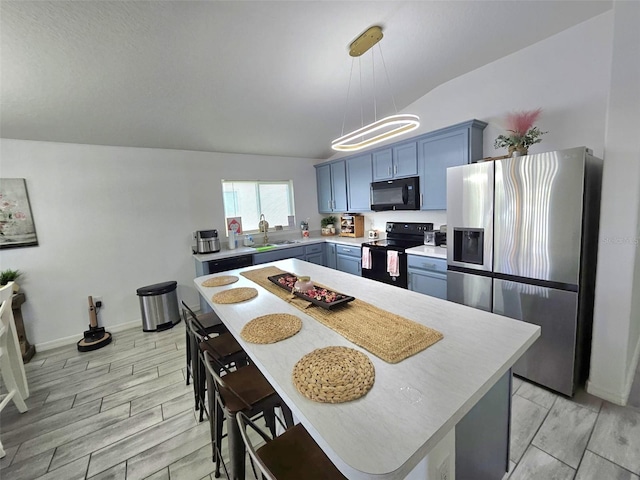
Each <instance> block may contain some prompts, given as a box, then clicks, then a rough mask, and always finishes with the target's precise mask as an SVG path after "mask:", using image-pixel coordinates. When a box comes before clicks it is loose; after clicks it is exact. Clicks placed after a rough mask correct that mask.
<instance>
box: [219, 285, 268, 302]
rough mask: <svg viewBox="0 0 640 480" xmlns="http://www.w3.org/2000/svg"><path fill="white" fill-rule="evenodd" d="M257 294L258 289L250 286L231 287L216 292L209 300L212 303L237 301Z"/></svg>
mask: <svg viewBox="0 0 640 480" xmlns="http://www.w3.org/2000/svg"><path fill="white" fill-rule="evenodd" d="M257 296H258V290H256V289H255V288H251V287H239V288H231V289H229V290H225V291H223V292H218V293H216V294H215V295H214V296H213V297H211V300H212V301H213V303H239V302H244V301H245V300H250V299H252V298H253V297H257Z"/></svg>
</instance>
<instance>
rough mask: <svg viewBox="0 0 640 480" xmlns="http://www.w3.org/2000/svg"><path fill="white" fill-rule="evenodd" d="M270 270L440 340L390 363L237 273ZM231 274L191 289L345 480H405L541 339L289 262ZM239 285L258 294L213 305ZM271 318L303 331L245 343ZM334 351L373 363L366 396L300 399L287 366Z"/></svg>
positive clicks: (517, 325) (526, 328) (498, 320)
mask: <svg viewBox="0 0 640 480" xmlns="http://www.w3.org/2000/svg"><path fill="white" fill-rule="evenodd" d="M267 265H275V266H277V267H279V268H281V269H283V270H285V271H289V272H293V273H296V274H298V275H309V276H310V277H311V279H312V280H315V281H317V282H319V283H322V284H324V285H327V286H330V287H331V288H333V289H335V290H336V291H339V292H341V293H345V294H349V295H353V296H355V297H356V298H360V299H362V300H364V301H366V302H369V303H371V304H373V305H376V306H378V307H380V308H383V309H385V310H388V311H390V312H393V313H396V314H398V315H401V316H403V317H405V318H408V319H411V320H414V321H416V322H419V323H422V324H424V325H427V326H429V327H432V328H435V329H436V330H439V331H440V332H442V333H443V334H444V339H443V340H441V341H439V342H438V343H436V344H435V345H433V346H431V347H429V348H427V349H426V350H423V351H422V352H420V353H418V354H416V355H414V356H412V357H410V358H407V359H405V360H403V361H402V362H400V363H397V364H389V363H386V362H384V361H383V360H381V359H379V358H378V357H376V356H374V355H373V354H370V353H368V352H366V351H364V350H363V349H361V348H360V347H357V346H355V345H354V344H352V343H351V342H349V341H348V340H346V339H345V338H344V337H342V336H341V335H339V334H338V333H336V332H334V331H333V330H330V329H329V328H327V327H325V326H324V325H322V324H320V323H319V322H317V321H316V320H314V319H313V318H312V317H309V316H308V315H306V314H304V313H302V312H301V311H300V310H298V309H296V308H295V307H293V306H292V305H290V304H288V303H287V302H285V301H283V300H281V299H280V298H278V297H276V296H275V295H273V294H271V293H270V292H268V291H266V290H264V289H263V288H262V287H260V286H259V285H257V284H255V283H253V282H251V281H250V280H248V279H246V278H245V277H243V276H241V275H239V272H240V271H243V270H250V269H255V268H262V267H264V266H267ZM229 274H236V275H238V276H239V281H238V282H236V283H234V284H232V285H229V286H225V287H211V288H205V287H202V286H201V283H202V281H203V280H204V279H206V278H211V277H213V276H215V275H205V276H203V277H199V278H196V279H195V280H194V282H195V285H196V287H197V288H198V290H199V291H200V292H201V293H202V295H203V297H204V298H206V299H207V301H208V303H209V305H211V307H212V308H213V310H214V311H215V312H216V313H217V314H218V315H219V316H220V318H221V319H222V320H223V322H224V323H225V324H226V325H227V327H228V328H229V330H230V332H231V333H232V334H233V335H234V336H235V337H236V338H237V339H238V341H239V342H240V344H241V345H242V347H243V348H244V349H245V350H246V351H247V353H248V354H249V356H250V357H251V358H252V360H253V361H254V362H255V364H256V365H257V366H258V368H260V370H261V371H262V372H263V374H264V375H265V376H266V377H267V379H268V380H269V381H270V382H271V384H272V385H273V386H274V388H275V389H276V391H277V392H278V393H279V394H280V396H281V397H282V398H283V400H284V401H285V402H286V403H287V404H288V405H289V406H290V407H291V409H292V411H293V413H294V415H295V416H296V417H297V418H298V419H299V420H300V421H301V422H302V424H303V425H304V426H305V427H306V428H307V430H309V432H310V434H311V435H312V436H313V437H314V439H315V440H316V442H317V443H318V444H319V445H320V446H321V447H322V449H323V450H324V451H325V452H326V453H327V455H328V456H329V458H331V460H332V461H333V462H334V463H335V464H336V466H337V467H338V468H339V469H340V470H341V471H342V472H343V473H344V474H345V475H346V476H347V477H348V478H350V479H373V478H375V479H379V480H382V479H399V478H404V477H405V476H406V475H407V474H408V473H409V472H410V471H411V470H412V469H413V468H414V466H415V465H417V464H418V462H420V461H421V460H422V459H423V458H424V457H425V456H426V455H427V454H428V453H429V452H430V450H431V449H432V448H433V447H434V446H435V445H436V444H437V443H438V442H439V441H440V440H442V439H443V438H444V436H445V435H446V434H447V433H449V432H450V431H451V430H452V429H453V428H454V426H455V425H456V424H457V423H458V422H459V421H460V420H461V419H462V418H463V417H464V415H465V414H466V413H467V412H468V411H469V410H470V409H471V408H472V407H473V406H474V405H475V404H476V402H478V400H479V399H481V398H482V396H483V395H484V394H485V393H486V392H487V391H488V390H489V389H490V388H491V387H492V386H493V385H494V384H495V382H496V381H497V380H498V379H499V378H500V377H501V376H502V375H504V374H505V372H507V371H508V370H509V368H511V366H512V365H513V364H514V363H515V362H516V360H517V359H518V358H520V356H521V355H522V354H523V353H524V352H525V351H526V350H527V349H528V348H529V346H531V344H532V343H533V342H534V341H535V340H536V338H538V336H540V328H539V327H537V326H534V325H531V324H528V323H525V322H519V321H516V320H512V319H509V318H506V317H502V316H498V315H495V314H492V313H488V312H484V311H481V310H476V309H472V308H469V307H466V306H463V305H459V304H455V303H451V302H447V301H445V300H440V299H437V298H434V297H430V296H427V295H420V294H418V293H415V292H411V291H409V290H405V289H401V288H396V287H393V286H389V285H386V284H384V283H380V282H376V281H373V280H369V279H365V278H361V277H355V276H353V275H350V274H347V273H343V272H340V271H337V270H332V269H329V268H326V267H322V266H318V265H314V264H311V263H308V262H302V261H299V260H295V259H290V260H282V261H279V262H273V263H272V264H265V265H258V266H254V267H247V268H243V269H239V270H233V271H231V272H224V275H229ZM217 275H219V274H217ZM236 287H254V288H256V289H257V290H258V296H257V297H256V298H254V299H252V300H249V301H247V302H243V303H239V304H231V305H219V304H214V303H213V302H211V296H212V295H213V294H214V293H217V292H219V291H222V290H224V289H228V288H236ZM313 308H315V307H313ZM267 313H290V314H294V315H297V316H298V317H300V318H301V319H302V323H303V327H302V330H301V331H300V332H299V333H298V334H297V335H295V336H293V337H291V338H288V339H286V340H283V341H282V342H278V343H275V344H271V345H255V344H248V343H246V342H245V341H243V340H242V338H241V337H240V335H239V333H240V330H241V329H242V327H243V326H244V325H245V324H246V323H247V322H248V321H249V320H251V319H253V318H255V317H257V316H260V315H264V314H267ZM330 345H342V346H349V347H352V348H356V349H358V350H360V351H363V352H364V353H366V354H367V356H368V357H369V358H370V359H371V361H372V363H373V364H374V367H375V370H376V373H375V375H376V378H375V384H374V386H373V388H372V389H371V390H370V391H369V392H368V393H367V395H365V396H364V397H362V398H360V399H358V400H355V401H352V402H347V403H342V404H335V405H333V404H321V403H316V402H312V401H310V400H308V399H306V398H305V397H303V396H302V395H300V394H299V393H298V391H297V390H296V388H295V386H294V385H293V383H292V381H291V372H292V370H293V366H294V365H295V363H296V362H297V361H298V360H299V359H300V358H301V357H303V356H304V355H305V354H307V353H309V352H311V351H312V350H314V349H316V348H321V347H325V346H330Z"/></svg>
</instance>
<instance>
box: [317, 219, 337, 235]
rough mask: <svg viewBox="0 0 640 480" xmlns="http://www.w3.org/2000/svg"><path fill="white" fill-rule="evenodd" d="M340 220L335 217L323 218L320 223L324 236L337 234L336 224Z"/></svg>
mask: <svg viewBox="0 0 640 480" xmlns="http://www.w3.org/2000/svg"><path fill="white" fill-rule="evenodd" d="M337 221H338V220H337V219H336V217H334V216H333V215H330V216H328V217H325V218H323V219H322V220H321V221H320V226H321V227H322V235H334V234H335V233H336V229H335V224H336V222H337Z"/></svg>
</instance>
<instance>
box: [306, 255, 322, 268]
mask: <svg viewBox="0 0 640 480" xmlns="http://www.w3.org/2000/svg"><path fill="white" fill-rule="evenodd" d="M304 259H305V260H306V261H307V262H311V263H315V264H316V265H324V262H323V256H322V253H312V254H311V255H305V258H304Z"/></svg>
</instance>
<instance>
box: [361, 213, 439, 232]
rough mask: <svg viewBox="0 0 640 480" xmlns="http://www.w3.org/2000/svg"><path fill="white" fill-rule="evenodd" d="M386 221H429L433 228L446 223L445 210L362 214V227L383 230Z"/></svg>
mask: <svg viewBox="0 0 640 480" xmlns="http://www.w3.org/2000/svg"><path fill="white" fill-rule="evenodd" d="M387 222H430V223H433V228H434V229H436V230H437V229H439V228H440V225H445V224H446V223H447V211H446V210H432V211H405V212H370V213H365V214H364V228H365V231H366V230H378V231H380V232H384V229H385V225H386V223H387Z"/></svg>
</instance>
